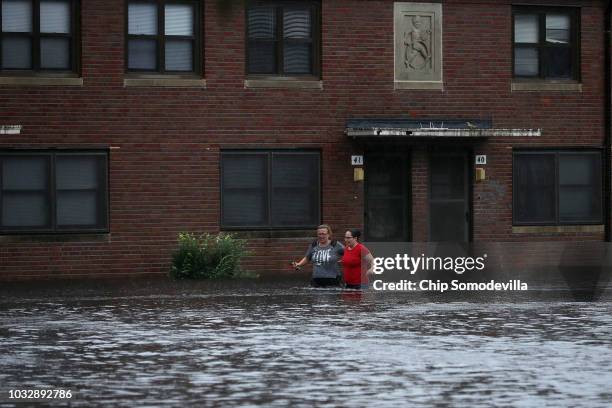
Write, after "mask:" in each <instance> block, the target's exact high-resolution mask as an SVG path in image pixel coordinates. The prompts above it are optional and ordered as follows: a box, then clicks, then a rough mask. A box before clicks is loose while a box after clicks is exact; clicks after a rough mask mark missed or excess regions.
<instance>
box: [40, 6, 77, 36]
mask: <svg viewBox="0 0 612 408" xmlns="http://www.w3.org/2000/svg"><path fill="white" fill-rule="evenodd" d="M40 32H41V33H62V34H69V33H70V2H69V1H66V0H43V1H41V2H40Z"/></svg>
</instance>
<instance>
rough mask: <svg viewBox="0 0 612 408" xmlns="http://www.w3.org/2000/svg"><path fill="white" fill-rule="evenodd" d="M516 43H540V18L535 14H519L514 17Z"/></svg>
mask: <svg viewBox="0 0 612 408" xmlns="http://www.w3.org/2000/svg"><path fill="white" fill-rule="evenodd" d="M514 42H517V43H537V42H538V18H537V16H536V15H535V14H517V15H515V16H514Z"/></svg>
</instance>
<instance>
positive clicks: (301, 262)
mask: <svg viewBox="0 0 612 408" xmlns="http://www.w3.org/2000/svg"><path fill="white" fill-rule="evenodd" d="M307 263H308V259H306V257H303V258H302V259H300V260H299V261H298V262H295V261H293V262H291V265H293V267H294V268H295V269H296V270H298V269H300V268H301V267H302V266H303V265H306V264H307Z"/></svg>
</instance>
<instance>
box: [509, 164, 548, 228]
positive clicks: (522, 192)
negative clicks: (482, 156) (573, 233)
mask: <svg viewBox="0 0 612 408" xmlns="http://www.w3.org/2000/svg"><path fill="white" fill-rule="evenodd" d="M514 165H515V178H514V180H513V183H514V187H513V192H514V194H515V195H516V196H515V200H514V204H515V208H514V211H515V212H514V216H515V220H516V221H517V222H555V221H556V216H555V203H556V197H555V157H554V155H552V154H518V155H516V156H515V161H514Z"/></svg>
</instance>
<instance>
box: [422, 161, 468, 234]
mask: <svg viewBox="0 0 612 408" xmlns="http://www.w3.org/2000/svg"><path fill="white" fill-rule="evenodd" d="M468 159H469V154H468V152H467V151H453V152H437V151H434V152H431V154H430V161H429V241H433V242H450V241H452V242H467V241H469V240H470V218H471V215H470V202H469V191H470V183H469V180H470V178H469V166H468Z"/></svg>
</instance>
